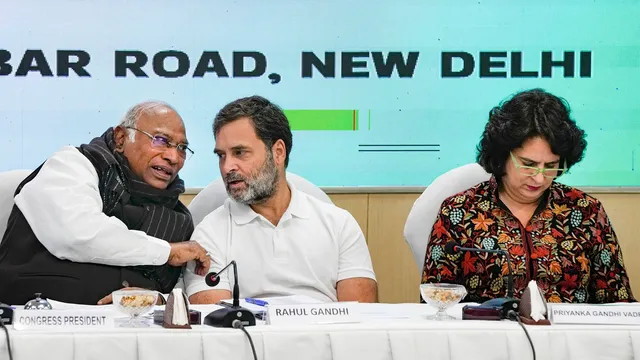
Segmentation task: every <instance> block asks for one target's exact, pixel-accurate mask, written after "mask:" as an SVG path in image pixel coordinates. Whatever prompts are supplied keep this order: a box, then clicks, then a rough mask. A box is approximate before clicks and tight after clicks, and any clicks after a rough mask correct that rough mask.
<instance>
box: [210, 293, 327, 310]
mask: <svg viewBox="0 0 640 360" xmlns="http://www.w3.org/2000/svg"><path fill="white" fill-rule="evenodd" d="M255 299H256V300H262V301H265V302H266V303H267V304H268V305H296V304H322V301H320V300H318V299H315V298H312V297H309V296H304V295H290V296H273V297H261V298H255ZM222 302H223V303H226V304H233V300H231V299H226V300H222ZM240 306H242V307H243V308H245V309H247V310H250V311H252V312H254V313H261V312H265V311H266V308H265V307H264V306H260V305H256V304H253V303H249V302H247V301H246V300H244V299H240Z"/></svg>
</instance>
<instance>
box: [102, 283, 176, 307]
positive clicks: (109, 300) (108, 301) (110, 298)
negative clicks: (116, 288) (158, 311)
mask: <svg viewBox="0 0 640 360" xmlns="http://www.w3.org/2000/svg"><path fill="white" fill-rule="evenodd" d="M120 290H147V289H143V288H138V287H125V288H122V289H120ZM112 294H113V293H111V294H109V295H107V296H105V297H103V298H102V299H100V300H98V305H107V304H111V303H112V302H113V296H112ZM161 296H162V295H160V294H158V301H157V302H156V305H162V303H163V301H162V299H161V298H160V297H161Z"/></svg>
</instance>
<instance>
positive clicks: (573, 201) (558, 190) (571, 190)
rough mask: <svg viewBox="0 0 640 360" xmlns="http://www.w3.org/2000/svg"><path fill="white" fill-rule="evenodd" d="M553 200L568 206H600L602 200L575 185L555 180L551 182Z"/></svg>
mask: <svg viewBox="0 0 640 360" xmlns="http://www.w3.org/2000/svg"><path fill="white" fill-rule="evenodd" d="M550 190H551V194H550V196H551V200H553V202H555V203H560V204H563V205H566V206H578V207H586V206H587V205H595V206H600V201H599V200H598V199H596V198H595V197H593V196H591V195H589V194H588V193H586V192H585V191H582V190H580V189H578V188H575V187H573V186H569V185H565V184H561V183H557V182H555V181H554V182H553V183H552V184H551V189H550Z"/></svg>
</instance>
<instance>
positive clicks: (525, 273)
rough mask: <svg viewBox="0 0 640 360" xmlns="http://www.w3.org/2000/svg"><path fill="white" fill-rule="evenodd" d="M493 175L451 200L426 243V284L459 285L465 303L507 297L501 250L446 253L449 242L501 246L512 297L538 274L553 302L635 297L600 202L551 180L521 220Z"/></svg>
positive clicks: (542, 288)
mask: <svg viewBox="0 0 640 360" xmlns="http://www.w3.org/2000/svg"><path fill="white" fill-rule="evenodd" d="M497 189H498V183H497V181H496V180H495V178H492V179H491V180H489V181H486V182H483V183H480V184H478V185H476V186H474V187H472V188H470V189H468V190H466V191H464V192H461V193H459V194H457V195H455V196H452V197H450V198H448V199H446V200H445V201H444V202H443V203H442V206H441V207H440V211H439V213H438V216H437V219H436V222H435V224H434V225H433V231H432V233H431V236H430V239H429V245H428V246H427V253H426V257H425V264H424V269H423V272H422V283H430V282H433V283H436V282H445V283H457V284H462V285H464V286H465V287H466V289H467V292H468V295H467V298H466V299H465V301H473V302H483V301H486V300H489V299H492V298H497V297H504V296H505V295H506V285H507V281H506V279H507V277H506V274H507V271H508V267H507V262H506V261H505V260H503V258H502V256H500V255H497V254H486V253H471V252H460V253H457V254H455V255H447V254H446V253H445V251H444V249H445V244H446V243H447V242H449V241H451V240H455V241H456V242H458V243H459V244H460V245H461V246H463V247H475V248H484V249H497V248H502V249H505V250H507V251H508V253H509V255H510V257H511V263H512V267H513V269H512V270H513V275H514V296H515V297H517V298H520V297H521V296H522V293H523V291H524V289H525V288H526V286H527V284H528V283H529V281H530V280H536V282H537V284H538V287H539V288H540V289H541V290H542V292H543V293H544V294H545V297H546V299H547V301H548V302H576V303H610V302H618V301H635V299H634V297H633V294H632V293H631V287H630V286H629V277H628V276H627V272H626V270H625V268H624V263H623V261H622V252H621V250H620V246H619V245H618V241H617V239H616V235H615V232H614V231H613V228H612V226H611V223H610V222H609V218H608V217H607V214H606V213H605V211H604V207H603V206H602V204H601V203H600V202H599V201H598V200H596V199H595V198H593V197H591V196H589V195H587V194H585V193H584V192H582V191H580V190H578V189H574V188H572V187H569V186H566V185H562V184H559V183H556V182H553V183H552V185H551V187H550V188H549V190H547V192H546V193H545V195H543V201H542V202H541V204H540V206H538V209H537V210H536V212H535V213H534V215H533V217H532V218H531V220H530V221H529V224H527V225H526V226H523V225H522V224H521V223H520V221H519V220H518V219H517V218H515V217H514V216H513V215H512V214H511V212H510V211H509V210H508V208H507V207H506V206H505V205H504V204H503V203H502V202H501V201H500V200H499V199H498V192H497Z"/></svg>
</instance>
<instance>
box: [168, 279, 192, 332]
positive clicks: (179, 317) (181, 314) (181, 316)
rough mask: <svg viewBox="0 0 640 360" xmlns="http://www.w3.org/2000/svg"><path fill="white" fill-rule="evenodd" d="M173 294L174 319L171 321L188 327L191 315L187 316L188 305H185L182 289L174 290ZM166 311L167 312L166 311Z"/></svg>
mask: <svg viewBox="0 0 640 360" xmlns="http://www.w3.org/2000/svg"><path fill="white" fill-rule="evenodd" d="M171 294H172V295H173V318H172V319H171V323H172V324H173V325H178V326H183V325H188V324H189V315H188V314H187V304H186V303H185V297H184V294H183V293H182V289H180V288H176V289H173V291H171ZM165 311H167V310H166V309H165Z"/></svg>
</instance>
